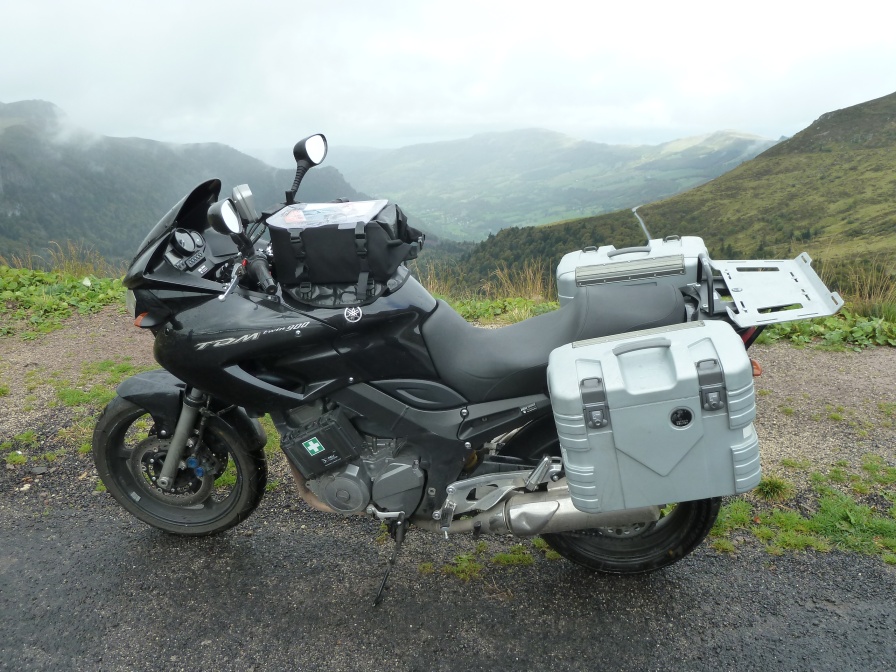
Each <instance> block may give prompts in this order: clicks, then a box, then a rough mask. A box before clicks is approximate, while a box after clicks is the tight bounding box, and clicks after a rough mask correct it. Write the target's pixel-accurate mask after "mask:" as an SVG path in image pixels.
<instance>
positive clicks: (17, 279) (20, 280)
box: [0, 264, 124, 340]
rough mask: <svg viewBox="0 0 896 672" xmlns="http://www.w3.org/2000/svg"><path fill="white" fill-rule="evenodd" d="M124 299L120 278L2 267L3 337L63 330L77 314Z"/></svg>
mask: <svg viewBox="0 0 896 672" xmlns="http://www.w3.org/2000/svg"><path fill="white" fill-rule="evenodd" d="M123 300H124V287H123V286H122V284H121V280H119V279H114V280H113V279H110V278H103V277H100V276H96V275H73V274H71V273H68V272H64V271H41V270H32V269H28V268H12V267H10V266H8V265H2V264H0V321H2V324H3V326H2V327H0V337H2V336H11V335H13V334H19V336H20V337H21V338H23V339H25V340H33V339H35V338H38V337H40V336H41V335H42V334H47V333H50V332H52V331H55V330H56V329H59V328H61V326H62V320H64V319H65V318H67V317H70V316H71V315H73V314H74V313H76V312H77V313H79V314H89V313H95V312H97V311H99V310H100V309H102V308H103V307H104V306H107V305H110V304H113V303H121V302H122V301H123Z"/></svg>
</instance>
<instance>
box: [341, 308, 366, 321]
mask: <svg viewBox="0 0 896 672" xmlns="http://www.w3.org/2000/svg"><path fill="white" fill-rule="evenodd" d="M361 316H362V313H361V309H360V308H346V309H345V319H346V321H348V322H359V321H360V320H361Z"/></svg>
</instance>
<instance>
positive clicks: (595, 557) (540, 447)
mask: <svg viewBox="0 0 896 672" xmlns="http://www.w3.org/2000/svg"><path fill="white" fill-rule="evenodd" d="M502 454H503V455H509V456H511V457H518V458H521V459H525V460H529V461H531V462H532V464H533V465H534V464H536V463H537V462H538V460H540V459H541V458H543V457H544V456H545V455H550V456H552V457H560V441H559V439H558V438H557V429H556V426H555V425H554V422H553V417H551V416H548V417H547V418H545V419H542V420H540V421H538V420H536V421H535V422H533V423H531V424H530V425H527V426H526V427H524V428H523V429H522V430H521V431H520V432H519V433H518V434H517V435H516V436H515V437H514V438H512V439H511V440H510V442H508V444H507V446H506V448H505V449H504V450H503V451H502ZM721 502H722V500H721V498H719V497H714V498H711V499H699V500H695V501H691V502H679V503H678V504H669V505H667V506H666V507H664V508H663V515H662V516H661V518H660V519H659V520H658V521H656V523H651V524H650V525H647V526H645V527H643V528H640V529H636V528H629V529H591V530H577V531H574V532H559V533H554V534H544V535H542V538H543V539H544V540H545V541H546V542H547V543H548V545H550V547H551V548H553V549H554V550H555V551H557V553H559V554H560V555H561V556H563V557H564V558H566V559H567V560H569V561H570V562H574V563H576V564H577V565H581V566H583V567H587V568H588V569H592V570H594V571H598V572H604V573H607V574H645V573H648V572H653V571H656V570H658V569H662V568H664V567H668V566H669V565H671V564H673V563H675V562H678V561H679V560H681V559H682V558H683V557H685V556H686V555H688V554H689V553H691V552H692V551H693V550H694V549H695V548H697V546H699V545H700V543H701V542H702V541H703V540H704V539H705V538H706V535H707V534H709V531H710V530H711V529H712V526H713V525H714V524H715V521H716V518H717V517H718V515H719V508H720V506H721Z"/></svg>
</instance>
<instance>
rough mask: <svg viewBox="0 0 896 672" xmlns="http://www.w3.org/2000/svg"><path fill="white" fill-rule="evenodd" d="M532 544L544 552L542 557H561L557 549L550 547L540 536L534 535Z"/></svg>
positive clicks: (554, 558) (552, 558) (549, 558)
mask: <svg viewBox="0 0 896 672" xmlns="http://www.w3.org/2000/svg"><path fill="white" fill-rule="evenodd" d="M532 545H533V546H534V547H535V548H536V549H537V550H539V551H541V552H542V553H544V557H545V558H546V559H548V560H560V559H561V558H562V557H563V556H561V555H560V554H559V553H558V552H557V551H555V550H554V549H553V548H551V545H550V544H549V543H548V542H546V541H545V540H544V539H542V538H541V537H535V538H534V539H532Z"/></svg>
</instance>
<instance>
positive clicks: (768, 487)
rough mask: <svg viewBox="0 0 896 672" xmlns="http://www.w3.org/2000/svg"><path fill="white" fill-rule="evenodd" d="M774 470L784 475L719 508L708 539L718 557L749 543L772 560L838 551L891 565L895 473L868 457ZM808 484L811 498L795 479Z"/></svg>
mask: <svg viewBox="0 0 896 672" xmlns="http://www.w3.org/2000/svg"><path fill="white" fill-rule="evenodd" d="M772 469H776V470H778V471H781V472H783V474H782V475H769V476H765V477H764V478H763V479H762V481H761V482H760V484H759V486H758V487H757V488H756V489H755V490H753V491H752V492H751V493H750V494H748V495H744V496H742V497H738V498H735V499H732V500H730V501H729V502H728V503H727V504H725V505H724V506H723V507H722V510H721V512H720V514H719V517H718V520H717V521H716V524H715V527H714V528H713V530H712V532H711V533H710V541H711V543H712V546H713V547H714V548H715V549H716V550H717V551H720V552H729V553H733V552H736V551H737V548H738V547H739V546H740V545H741V544H742V543H744V541H745V539H746V538H747V537H748V536H751V537H755V538H757V539H758V540H759V541H760V542H761V543H762V544H763V545H764V546H765V550H766V551H767V552H768V553H769V554H771V555H781V554H782V553H784V552H785V551H805V550H807V549H812V550H814V551H819V552H822V553H824V552H827V551H830V550H832V549H840V550H844V551H853V552H856V553H863V554H866V555H878V556H880V557H881V559H882V560H883V561H884V562H885V563H887V564H890V565H896V466H894V465H893V464H889V463H887V461H886V459H885V458H884V457H882V456H881V455H877V454H874V453H867V454H865V455H864V456H863V457H862V460H861V463H860V464H857V465H854V464H850V463H848V462H847V461H845V460H841V461H838V462H837V463H835V464H832V465H827V466H825V465H813V464H808V463H805V462H796V461H793V460H782V461H781V463H780V464H779V465H773V466H772ZM806 477H808V480H809V482H810V484H811V487H810V489H809V491H808V492H807V491H805V490H804V489H798V488H797V487H796V485H795V482H794V480H792V479H799V480H804V479H805V478H806Z"/></svg>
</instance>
